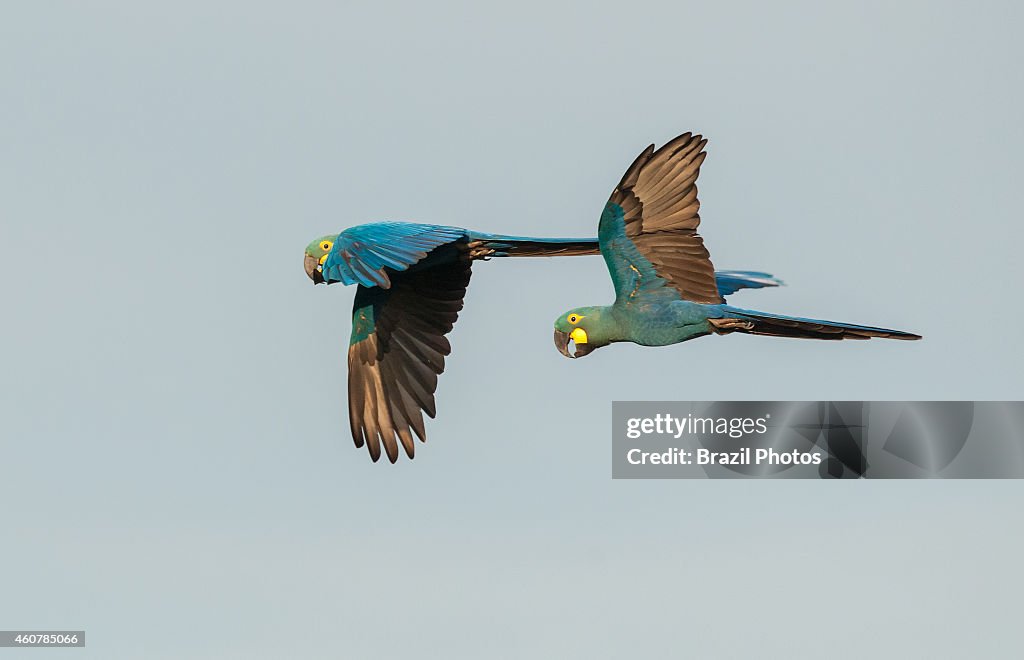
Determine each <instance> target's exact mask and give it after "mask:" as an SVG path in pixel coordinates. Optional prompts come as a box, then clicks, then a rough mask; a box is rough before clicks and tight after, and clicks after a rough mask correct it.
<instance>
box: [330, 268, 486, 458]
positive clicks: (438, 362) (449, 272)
mask: <svg viewBox="0 0 1024 660" xmlns="http://www.w3.org/2000/svg"><path fill="white" fill-rule="evenodd" d="M469 277H470V263H469V262H468V261H460V262H456V263H452V264H445V265H442V266H435V267H433V268H429V269H426V270H422V271H417V272H413V273H406V274H401V275H398V274H393V275H392V278H391V281H392V285H391V289H390V291H389V292H388V294H387V298H386V301H385V302H383V303H382V304H381V305H380V306H379V309H377V310H376V324H375V329H374V331H373V333H371V334H370V335H369V336H367V337H366V338H365V339H363V340H362V341H360V342H358V343H356V344H353V345H351V346H350V347H349V352H348V369H349V371H348V374H349V375H348V391H349V421H350V424H351V428H352V438H353V440H354V441H355V443H356V446H357V447H362V446H363V445H364V444H365V445H366V446H367V449H368V450H369V452H370V456H371V458H373V460H374V461H376V460H378V459H379V458H380V455H381V447H382V446H383V449H384V452H385V453H386V454H387V457H388V460H390V461H391V462H392V463H394V462H395V461H397V460H398V445H399V443H401V445H402V447H403V448H404V449H405V453H406V455H408V457H409V458H412V457H413V456H414V454H415V444H414V441H413V434H414V433H415V435H416V436H418V437H419V439H420V440H421V441H426V431H425V429H424V424H423V413H424V412H425V413H426V414H427V415H429V416H430V417H434V415H435V414H436V410H435V406H434V392H435V390H436V389H437V377H438V375H439V374H440V373H442V372H443V371H444V358H445V356H447V355H448V354H449V353H451V345H450V344H449V342H448V339H447V338H446V337H445V335H446V334H448V332H450V331H451V329H452V327H453V326H454V324H455V321H456V320H457V319H458V316H459V311H460V310H461V309H462V304H463V298H464V296H465V294H466V287H467V286H468V284H469Z"/></svg>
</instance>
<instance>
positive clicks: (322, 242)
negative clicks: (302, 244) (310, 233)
mask: <svg viewBox="0 0 1024 660" xmlns="http://www.w3.org/2000/svg"><path fill="white" fill-rule="evenodd" d="M337 238H338V235H337V234H331V235H330V236H323V237H321V238H318V239H316V240H315V241H313V242H312V243H310V244H309V245H307V246H306V256H305V258H304V259H303V261H302V266H303V268H305V269H306V275H309V279H311V280H313V284H320V283H322V282H323V281H324V272H323V271H324V262H325V261H327V255H328V254H330V253H331V248H333V247H334V241H335V240H337Z"/></svg>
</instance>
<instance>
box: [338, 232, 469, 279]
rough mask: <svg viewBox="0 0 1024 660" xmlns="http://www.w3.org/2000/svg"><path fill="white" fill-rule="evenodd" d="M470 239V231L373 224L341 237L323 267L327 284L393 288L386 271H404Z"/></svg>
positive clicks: (342, 233)
mask: <svg viewBox="0 0 1024 660" xmlns="http://www.w3.org/2000/svg"><path fill="white" fill-rule="evenodd" d="M465 237H466V230H465V229H462V228H460V227H447V226H444V225H422V224H415V223H410V222H372V223H369V224H365V225H359V226H357V227H350V228H348V229H346V230H345V231H343V232H341V233H340V234H338V238H337V239H336V240H335V241H334V247H332V248H331V252H330V254H328V255H327V260H326V261H325V262H324V265H323V276H324V279H325V280H326V281H327V282H343V283H344V284H361V285H363V286H366V287H373V286H379V287H381V288H383V289H387V288H389V287H390V286H391V280H390V279H389V278H388V274H387V272H386V271H385V270H384V269H385V268H387V269H390V270H392V271H403V270H406V269H408V268H409V267H410V266H412V265H414V264H416V263H418V262H419V261H420V260H421V259H423V258H424V257H425V256H427V254H428V253H429V252H430V251H431V250H433V249H435V248H437V247H440V246H442V245H446V244H448V243H452V242H454V241H458V240H460V239H463V238H465Z"/></svg>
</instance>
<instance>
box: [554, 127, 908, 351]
mask: <svg viewBox="0 0 1024 660" xmlns="http://www.w3.org/2000/svg"><path fill="white" fill-rule="evenodd" d="M706 144H707V140H705V139H703V138H702V137H701V136H700V135H691V134H690V133H684V134H683V135H680V136H679V137H677V138H675V139H673V140H671V141H670V142H668V143H666V144H664V145H663V146H662V147H661V148H660V149H658V150H657V151H655V149H654V145H653V144H652V145H650V146H649V147H647V149H645V150H644V151H643V153H641V154H640V155H639V156H638V157H637V158H636V160H634V161H633V164H632V165H630V167H629V169H628V170H626V173H625V175H623V177H622V180H621V181H620V182H619V185H618V186H617V187H616V188H615V190H614V191H613V192H612V195H611V198H610V199H609V200H608V203H607V204H606V205H605V207H604V211H603V212H602V213H601V219H600V222H599V223H598V242H599V244H600V248H601V254H602V256H604V260H605V263H606V264H607V266H608V272H609V273H610V274H611V279H612V283H613V284H614V286H615V302H614V303H613V304H611V305H598V306H590V307H577V308H575V309H571V310H569V311H568V312H566V313H564V314H562V315H561V316H559V317H558V319H556V320H555V335H554V339H555V346H556V348H558V350H559V352H561V353H562V354H563V355H565V356H566V357H571V358H578V357H583V356H584V355H588V354H590V353H591V352H593V351H594V350H596V349H598V348H600V347H602V346H607V345H609V344H612V343H615V342H633V343H634V344H640V345H642V346H667V345H670V344H678V343H680V342H684V341H688V340H690V339H694V338H696V337H701V336H704V335H708V334H711V333H715V334H722V335H724V334H729V333H733V332H740V333H746V334H752V335H771V336H774V337H798V338H804V339H869V338H871V337H886V338H889V339H920V338H921V336H920V335H916V334H913V333H910V332H904V331H902V330H889V329H886V328H875V327H871V326H866V325H855V324H851V323H837V322H835V321H823V320H819V319H809V318H799V317H792V316H781V315H779V314H769V313H767V312H759V311H755V310H750V309H742V308H739V307H733V306H731V305H728V304H726V303H725V298H724V297H723V296H725V295H727V294H728V293H730V292H729V291H727V290H725V289H723V288H722V287H721V286H719V285H718V282H717V281H716V279H717V278H716V277H715V270H714V266H712V264H711V257H710V254H709V253H708V250H707V248H705V247H704V241H703V239H702V238H701V237H700V235H699V234H698V233H697V226H698V225H699V224H700V215H698V213H697V211H698V209H699V208H700V202H699V201H698V200H697V186H696V181H697V176H698V174H699V173H700V166H701V163H703V162H704V157H705V155H706V154H705V151H704V146H705V145H706Z"/></svg>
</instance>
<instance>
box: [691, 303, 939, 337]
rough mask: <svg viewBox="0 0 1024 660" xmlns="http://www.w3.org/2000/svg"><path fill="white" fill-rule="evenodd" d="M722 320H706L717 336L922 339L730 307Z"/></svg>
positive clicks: (724, 308)
mask: <svg viewBox="0 0 1024 660" xmlns="http://www.w3.org/2000/svg"><path fill="white" fill-rule="evenodd" d="M719 309H720V310H721V316H720V317H718V318H713V319H709V321H710V323H711V326H712V328H714V330H715V332H718V333H722V334H724V333H728V332H742V333H745V334H749V335H769V336H772V337H795V338H799V339H871V338H872V337H881V338H886V339H920V338H921V335H916V334H914V333H912V332H904V331H903V330H890V329H889V328H875V327H872V326H870V325H855V324H853V323H837V322H836V321H823V320H821V319H805V318H800V317H796V316H781V315H779V314H769V313H767V312H758V311H754V310H750V309H740V308H738V307H731V306H729V305H722V306H720V308H719Z"/></svg>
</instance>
